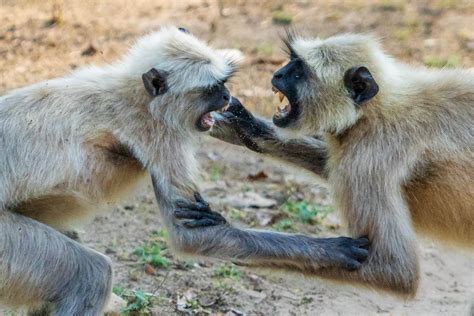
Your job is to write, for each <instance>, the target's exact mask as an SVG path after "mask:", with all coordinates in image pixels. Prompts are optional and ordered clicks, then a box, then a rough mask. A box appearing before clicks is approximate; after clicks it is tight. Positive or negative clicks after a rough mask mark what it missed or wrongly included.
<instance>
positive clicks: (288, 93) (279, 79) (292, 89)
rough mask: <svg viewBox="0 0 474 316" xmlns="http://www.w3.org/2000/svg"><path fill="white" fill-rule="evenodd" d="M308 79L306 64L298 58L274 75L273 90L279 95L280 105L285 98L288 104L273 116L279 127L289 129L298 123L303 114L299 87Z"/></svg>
mask: <svg viewBox="0 0 474 316" xmlns="http://www.w3.org/2000/svg"><path fill="white" fill-rule="evenodd" d="M307 78H308V71H307V69H306V65H305V63H304V62H303V61H302V60H301V59H300V58H298V57H294V58H292V59H291V60H290V62H289V63H288V64H286V65H285V66H284V67H283V68H281V69H280V70H278V71H277V72H275V73H274V74H273V79H272V86H273V87H272V90H273V91H274V92H275V93H276V94H278V96H279V98H280V103H283V101H284V99H285V97H286V99H287V100H288V104H284V103H283V106H280V107H279V108H278V109H277V112H276V113H275V115H273V123H275V125H276V126H278V127H287V126H290V125H291V124H292V123H294V122H296V121H297V120H298V118H299V117H300V114H301V105H300V102H299V97H298V89H297V87H298V85H299V84H301V83H303V82H304V81H305V80H307Z"/></svg>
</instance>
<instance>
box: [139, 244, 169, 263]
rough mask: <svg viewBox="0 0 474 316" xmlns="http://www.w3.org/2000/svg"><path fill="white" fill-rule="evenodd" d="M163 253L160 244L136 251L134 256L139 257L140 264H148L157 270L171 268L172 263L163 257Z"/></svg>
mask: <svg viewBox="0 0 474 316" xmlns="http://www.w3.org/2000/svg"><path fill="white" fill-rule="evenodd" d="M161 251H162V248H161V246H160V245H159V244H157V243H149V244H147V245H145V246H142V247H138V248H137V249H135V251H134V252H133V254H134V255H136V256H138V260H139V262H140V263H143V264H145V263H148V264H151V265H152V266H153V267H155V268H166V267H168V266H169V264H170V262H169V260H168V259H167V258H165V257H163V256H162V254H161Z"/></svg>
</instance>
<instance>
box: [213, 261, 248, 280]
mask: <svg viewBox="0 0 474 316" xmlns="http://www.w3.org/2000/svg"><path fill="white" fill-rule="evenodd" d="M214 276H215V277H218V278H232V279H240V278H241V277H242V273H241V272H240V270H239V269H238V268H237V267H236V266H235V264H222V265H220V266H218V267H217V268H215V269H214Z"/></svg>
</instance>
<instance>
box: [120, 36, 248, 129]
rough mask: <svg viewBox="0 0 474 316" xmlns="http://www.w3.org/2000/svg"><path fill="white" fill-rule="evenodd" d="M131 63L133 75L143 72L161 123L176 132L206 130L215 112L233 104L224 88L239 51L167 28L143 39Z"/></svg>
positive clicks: (131, 55) (151, 109)
mask: <svg viewBox="0 0 474 316" xmlns="http://www.w3.org/2000/svg"><path fill="white" fill-rule="evenodd" d="M126 58H128V61H129V63H128V64H133V67H130V69H128V71H130V70H131V72H133V69H137V70H139V71H138V73H139V74H140V75H141V77H142V81H143V87H144V89H145V90H146V92H147V94H148V95H149V96H150V97H151V98H152V99H151V102H150V103H149V106H148V107H149V108H148V110H149V112H150V113H151V114H152V115H153V116H154V117H155V118H156V119H159V120H161V121H162V122H163V123H164V125H165V126H166V127H169V128H175V129H177V130H178V129H179V130H186V131H195V130H198V131H207V130H209V129H210V128H211V127H212V125H213V124H214V119H213V117H212V114H211V113H212V112H213V111H217V110H222V109H224V108H225V107H226V106H227V105H228V104H229V101H230V93H229V90H228V89H227V87H226V86H225V83H226V81H227V80H228V79H229V78H230V77H231V76H232V75H233V74H234V73H235V71H236V68H237V63H238V61H239V60H240V52H238V51H235V50H215V49H213V48H211V47H209V46H208V45H207V44H206V43H204V42H203V41H200V40H199V39H197V38H196V37H195V36H193V35H192V34H191V33H189V32H188V31H187V30H185V29H182V28H175V27H164V28H162V29H161V30H160V31H158V32H156V33H152V34H150V35H148V36H145V37H143V38H141V39H140V40H139V41H138V42H137V43H136V44H135V46H134V47H133V48H132V49H131V51H130V52H129V54H128V56H127V57H126ZM136 72H137V71H136Z"/></svg>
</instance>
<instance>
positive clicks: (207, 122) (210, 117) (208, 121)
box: [196, 102, 230, 132]
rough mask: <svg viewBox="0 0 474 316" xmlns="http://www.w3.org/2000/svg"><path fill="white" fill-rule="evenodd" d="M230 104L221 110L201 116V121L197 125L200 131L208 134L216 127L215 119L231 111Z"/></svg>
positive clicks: (214, 110)
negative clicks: (220, 114) (218, 115)
mask: <svg viewBox="0 0 474 316" xmlns="http://www.w3.org/2000/svg"><path fill="white" fill-rule="evenodd" d="M229 105H230V102H228V103H227V104H226V105H224V106H223V107H221V108H217V109H213V110H211V111H209V112H206V113H204V114H203V115H201V117H200V118H199V120H198V121H197V123H196V125H197V128H198V130H200V131H201V132H207V131H208V130H210V129H211V128H212V126H214V123H215V122H216V121H215V119H214V117H215V116H216V114H217V113H224V112H225V111H227V110H228V109H229Z"/></svg>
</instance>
